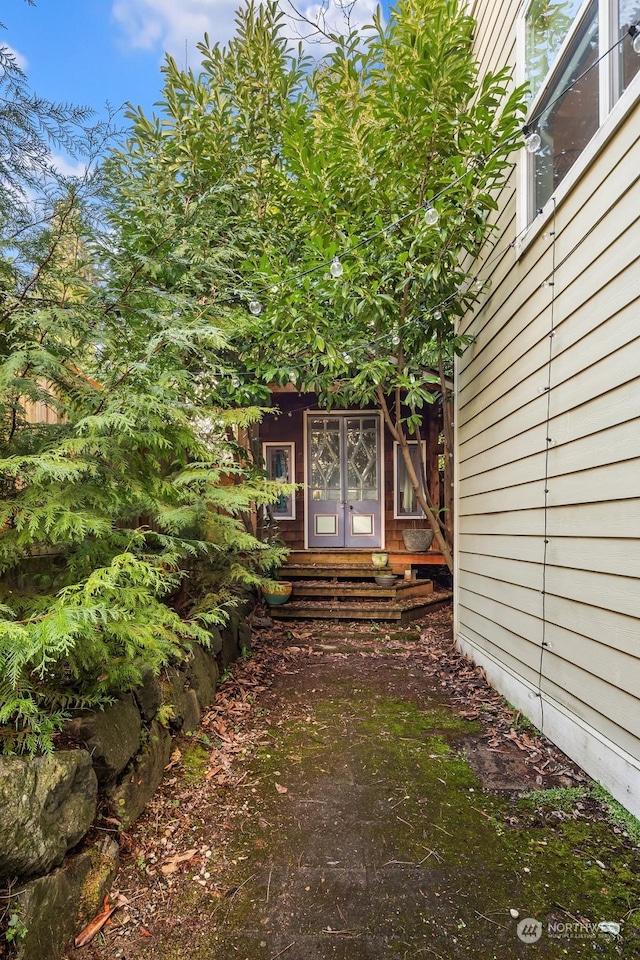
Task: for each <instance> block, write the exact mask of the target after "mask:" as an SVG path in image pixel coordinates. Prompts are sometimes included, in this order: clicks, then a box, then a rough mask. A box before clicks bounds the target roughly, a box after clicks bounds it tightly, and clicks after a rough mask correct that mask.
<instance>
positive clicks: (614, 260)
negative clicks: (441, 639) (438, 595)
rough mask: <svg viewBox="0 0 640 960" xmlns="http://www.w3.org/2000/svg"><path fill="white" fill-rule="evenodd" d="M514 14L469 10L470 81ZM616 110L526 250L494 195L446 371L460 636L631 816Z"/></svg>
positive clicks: (623, 108) (625, 111)
mask: <svg viewBox="0 0 640 960" xmlns="http://www.w3.org/2000/svg"><path fill="white" fill-rule="evenodd" d="M518 6H519V4H518V3H517V2H515V0H502V2H495V3H491V4H486V3H479V2H478V3H476V4H475V8H473V9H472V11H471V12H472V13H473V14H474V15H475V16H476V18H477V20H478V27H477V33H476V52H477V56H478V59H479V62H480V63H481V65H482V68H483V69H496V68H499V67H501V66H503V65H504V64H507V63H508V64H511V65H515V58H516V49H517V42H516V17H517V10H518ZM613 114H614V115H613V116H612V117H610V118H609V120H610V122H609V123H608V125H607V126H605V127H603V128H601V130H600V131H599V132H598V134H597V135H596V137H595V138H594V141H592V143H591V144H590V147H589V148H588V150H587V151H585V155H583V157H582V158H581V159H580V161H579V162H578V163H577V164H576V170H575V171H573V172H572V174H573V175H570V177H568V178H567V182H566V183H563V184H561V185H560V187H559V189H558V190H557V197H556V201H555V203H554V201H553V199H552V201H550V202H549V203H548V204H547V205H546V207H545V209H544V211H543V214H542V215H541V216H539V217H538V218H537V221H536V222H535V223H534V225H533V227H532V228H531V230H530V231H529V233H528V234H527V236H526V237H525V238H524V241H523V245H522V249H521V250H520V251H517V250H514V249H509V248H508V246H507V245H508V242H509V240H512V239H513V238H514V237H515V235H516V233H517V232H518V231H519V230H520V229H521V222H522V221H521V220H520V221H518V218H517V212H516V207H517V204H518V203H519V202H520V199H521V198H519V197H518V184H517V172H516V171H514V173H513V175H512V177H511V180H510V182H509V184H508V186H507V187H506V188H505V189H504V190H503V191H502V195H501V205H500V212H499V214H498V215H497V216H498V222H499V224H500V227H501V228H502V240H501V241H498V244H497V248H496V249H500V248H502V249H503V250H504V251H505V252H504V255H503V256H501V257H499V256H498V257H496V256H495V254H494V255H493V256H492V258H491V261H492V262H491V263H487V268H486V269H485V270H484V271H482V270H481V275H482V276H483V277H487V278H490V279H491V288H490V291H489V293H488V294H486V295H485V299H484V302H483V303H482V304H481V306H480V307H479V308H478V309H477V310H476V312H475V314H474V315H473V316H471V315H470V316H468V317H467V318H466V319H465V321H464V322H463V324H462V326H461V331H462V332H464V333H468V334H470V335H472V336H473V338H474V340H473V342H472V344H471V345H470V346H469V347H468V348H467V349H466V350H465V352H464V355H463V356H462V358H460V360H459V362H458V365H457V371H456V391H455V392H456V411H455V432H456V476H457V477H458V483H457V491H456V531H457V533H456V548H457V549H456V553H457V560H456V597H455V633H456V638H457V643H458V646H459V647H460V648H461V649H462V650H463V651H465V652H466V653H467V654H469V656H471V657H472V658H473V659H474V660H475V661H476V662H478V663H480V664H482V665H483V666H484V667H485V670H486V672H487V675H488V677H489V679H490V680H491V682H492V683H493V684H494V685H495V686H496V687H497V688H498V689H499V690H500V691H501V692H502V693H503V694H504V695H505V696H506V697H507V698H508V699H509V700H510V701H511V702H512V703H514V704H515V705H516V706H517V707H518V709H520V710H521V711H522V712H523V713H525V714H526V715H527V716H529V717H530V718H531V719H532V720H533V721H534V722H535V723H536V724H537V725H538V726H539V727H541V728H542V729H543V731H544V732H545V733H546V734H547V735H548V736H549V737H550V738H551V739H552V740H553V741H554V742H556V743H557V744H558V745H559V746H560V747H561V748H562V749H563V750H565V752H566V753H567V754H569V755H570V756H571V757H572V758H573V759H575V760H576V761H577V762H579V763H580V764H581V765H582V766H583V767H584V768H585V769H586V770H587V772H588V773H589V774H591V776H593V777H594V778H595V779H597V780H599V781H600V782H601V783H602V784H603V785H604V786H605V787H607V789H609V790H610V791H611V792H612V793H613V794H614V796H615V797H616V798H617V799H618V800H619V801H620V802H622V803H623V804H625V805H626V806H627V807H628V808H629V809H630V810H632V811H633V812H634V813H635V814H636V815H637V816H640V182H639V171H640V163H639V157H640V76H636V77H635V80H634V81H633V83H632V85H631V87H630V88H629V89H628V90H627V91H626V93H625V95H624V98H623V100H622V101H620V102H619V103H618V104H617V106H616V108H614V112H613ZM549 280H551V281H552V283H553V285H552V286H547V285H544V284H545V283H546V282H547V281H549ZM551 334H552V336H551ZM548 388H550V389H548ZM543 644H544V645H543Z"/></svg>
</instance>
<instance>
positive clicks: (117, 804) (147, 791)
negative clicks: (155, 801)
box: [107, 720, 171, 830]
mask: <svg viewBox="0 0 640 960" xmlns="http://www.w3.org/2000/svg"><path fill="white" fill-rule="evenodd" d="M170 756H171V734H170V733H169V731H168V730H167V729H166V728H165V727H163V726H161V724H159V723H158V721H157V720H156V721H154V722H153V723H152V724H151V728H150V730H149V735H148V738H147V741H146V743H145V744H144V745H143V747H142V750H141V752H140V754H139V755H138V757H137V758H136V759H135V761H134V763H133V767H132V769H131V771H130V773H127V774H126V776H125V777H124V778H123V780H122V782H121V783H119V784H118V785H117V786H116V787H112V788H110V789H109V790H108V791H107V793H108V796H109V798H110V800H111V805H112V807H113V811H114V813H115V816H116V817H117V818H118V820H119V821H120V823H121V824H122V826H123V828H124V829H125V830H126V829H127V828H128V827H129V826H130V825H131V824H132V823H133V822H134V820H137V819H138V817H139V816H140V814H141V813H142V811H143V810H144V808H145V806H146V805H147V803H148V802H149V800H150V799H151V797H152V796H153V795H154V793H155V791H156V790H157V789H158V786H159V784H160V781H161V780H162V775H163V773H164V768H165V767H166V765H167V764H168V763H169V758H170Z"/></svg>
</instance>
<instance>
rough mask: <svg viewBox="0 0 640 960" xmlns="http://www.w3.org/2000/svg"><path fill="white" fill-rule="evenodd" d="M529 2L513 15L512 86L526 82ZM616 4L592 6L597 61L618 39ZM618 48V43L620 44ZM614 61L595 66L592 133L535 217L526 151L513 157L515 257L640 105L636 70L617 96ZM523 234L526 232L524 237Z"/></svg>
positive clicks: (555, 68) (581, 16)
mask: <svg viewBox="0 0 640 960" xmlns="http://www.w3.org/2000/svg"><path fill="white" fill-rule="evenodd" d="M533 2H534V0H527V2H526V3H524V4H523V5H522V8H521V10H520V12H519V14H518V20H517V28H516V71H515V73H516V81H517V83H518V84H522V83H525V81H526V79H527V76H526V25H527V15H528V13H529V11H530V8H531V5H532V3H533ZM590 5H591V0H583V2H582V4H581V6H580V10H579V11H578V13H577V14H576V17H575V18H574V21H573V23H572V25H571V29H570V30H569V31H568V33H567V35H566V37H565V38H564V41H563V43H562V45H561V46H560V48H559V50H558V53H557V55H556V58H555V60H554V63H553V65H552V67H551V69H550V70H549V72H548V73H547V75H546V77H545V78H544V81H543V82H542V83H541V85H540V88H539V90H538V92H537V93H536V95H535V97H534V98H533V99H532V100H531V102H530V104H529V108H528V111H527V113H528V115H529V116H530V117H535V115H536V112H537V109H538V107H539V105H540V104H541V102H542V100H543V99H544V97H545V95H546V94H547V92H548V90H549V86H550V84H552V83H553V81H554V79H555V77H556V76H557V74H558V72H559V71H560V70H561V68H562V61H563V58H564V56H565V55H566V52H567V50H568V48H569V47H570V45H571V44H572V42H573V39H574V37H575V34H576V32H577V31H578V30H580V28H581V27H582V25H583V22H584V20H585V17H586V16H587V12H588V10H589V7H590ZM618 33H619V29H618V0H598V48H599V49H598V56H599V57H600V56H602V54H603V53H604V52H605V51H607V50H609V48H610V47H611V46H612V45H613V44H614V43H615V40H616V38H617V36H618ZM623 42H624V41H623ZM619 84H620V78H619V57H618V56H616V55H615V53H613V52H612V53H611V54H609V55H608V56H605V57H604V58H603V59H602V60H601V61H600V64H599V124H598V129H597V130H596V132H595V134H594V135H593V137H592V138H591V140H590V141H589V142H588V143H587V145H586V146H585V148H584V149H583V150H582V152H581V153H580V156H579V157H578V158H577V160H576V161H575V163H574V164H573V165H572V167H571V169H570V170H569V172H568V173H567V175H566V176H565V177H563V179H562V180H561V182H560V183H559V184H558V186H557V187H556V189H555V190H554V191H553V192H552V194H551V196H550V197H549V199H548V200H547V201H546V203H545V205H544V207H543V208H542V210H541V213H540V214H537V212H536V210H535V209H534V205H533V157H532V155H531V154H529V153H527V151H526V150H524V149H521V150H519V151H518V156H517V161H516V167H517V169H516V177H517V187H516V232H517V234H518V236H519V238H520V243H519V249H518V250H517V251H516V253H517V256H518V257H520V256H521V255H522V253H523V252H524V251H525V250H526V248H527V247H528V246H529V244H530V243H531V242H532V240H533V239H534V238H535V237H536V236H537V235H538V234H539V233H540V231H541V230H542V229H543V227H544V226H545V225H546V224H547V223H548V221H549V219H550V218H551V215H552V213H553V208H554V201H555V204H556V205H557V204H558V203H560V202H561V201H562V200H563V199H564V198H565V197H566V196H567V194H568V193H570V192H571V190H572V189H573V188H574V186H575V184H576V183H577V182H578V180H579V179H580V178H581V177H582V176H583V175H584V173H585V171H586V170H587V169H588V168H589V167H590V166H591V164H592V163H593V162H594V160H595V159H596V157H597V156H598V154H599V153H600V152H601V151H602V149H603V148H604V147H605V146H606V144H607V143H608V141H609V140H610V139H611V137H612V136H613V134H614V133H615V131H616V130H617V128H618V127H619V126H620V125H621V124H622V123H623V121H624V120H625V119H626V117H627V115H628V114H629V113H630V112H631V111H632V110H633V108H634V107H635V105H636V104H637V102H638V100H640V70H639V71H638V72H637V73H636V75H635V76H634V77H633V79H632V81H631V82H630V84H629V86H628V87H627V89H626V90H624V91H623V92H622V94H619V93H618V91H619ZM525 231H526V232H525Z"/></svg>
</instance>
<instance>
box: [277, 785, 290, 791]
mask: <svg viewBox="0 0 640 960" xmlns="http://www.w3.org/2000/svg"><path fill="white" fill-rule="evenodd" d="M276 790H277V791H278V793H288V792H289V791H288V789H287V787H283V786H282V784H281V783H276Z"/></svg>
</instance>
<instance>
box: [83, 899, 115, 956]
mask: <svg viewBox="0 0 640 960" xmlns="http://www.w3.org/2000/svg"><path fill="white" fill-rule="evenodd" d="M128 902H129V901H128V900H127V899H126V897H120V896H119V897H118V899H117V900H116V902H115V903H114V905H113V906H112V907H110V906H109V897H108V896H107V897H105V898H104V906H103V909H102V910H101V912H100V913H99V914H97V915H96V916H95V917H94V918H93V920H90V921H89V923H88V924H87V925H86V927H85V928H84V929H83V930H82V931H81V932H80V933H79V934H78V936H77V937H76V938H75V940H74V941H73V943H74V946H75V947H76V949H79V948H80V947H86V946H87V944H89V943H91V941H92V940H93V938H94V937H95V936H96V934H97V933H100V931H101V930H102V928H103V927H104V925H105V923H107V921H108V920H109V918H110V917H111V915H112V914H113V913H115V912H116V910H117V909H118V907H121V906H123V905H124V904H125V903H128Z"/></svg>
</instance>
